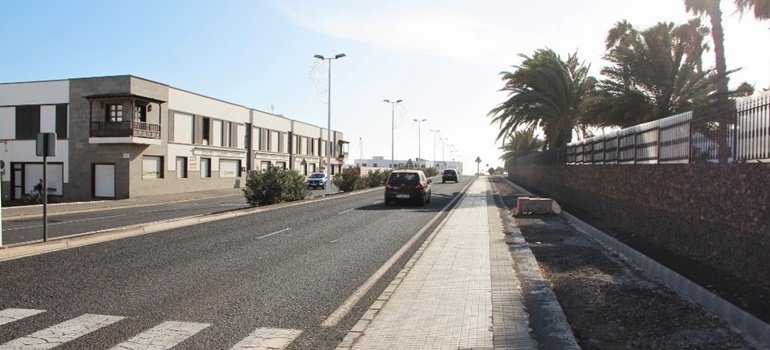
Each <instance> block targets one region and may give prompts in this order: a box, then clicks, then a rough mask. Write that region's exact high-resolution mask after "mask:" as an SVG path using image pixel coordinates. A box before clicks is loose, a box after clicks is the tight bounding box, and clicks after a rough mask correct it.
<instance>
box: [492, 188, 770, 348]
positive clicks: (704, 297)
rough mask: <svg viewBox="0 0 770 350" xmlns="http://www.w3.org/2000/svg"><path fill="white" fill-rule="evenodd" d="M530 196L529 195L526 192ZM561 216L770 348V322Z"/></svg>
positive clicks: (579, 222) (624, 245) (583, 232)
mask: <svg viewBox="0 0 770 350" xmlns="http://www.w3.org/2000/svg"><path fill="white" fill-rule="evenodd" d="M506 180H507V181H508V182H510V183H511V184H513V186H515V188H517V189H518V190H521V191H522V192H524V193H529V192H528V191H527V190H525V189H524V188H522V187H521V186H519V185H516V184H514V183H513V182H511V181H510V180H508V179H506ZM529 195H532V194H531V193H529ZM561 215H562V216H563V217H564V218H565V219H567V221H568V222H569V223H570V224H571V225H572V226H574V227H575V228H576V229H577V230H578V231H579V232H581V233H582V234H583V235H585V236H586V237H588V238H590V239H592V240H594V241H595V242H597V243H599V245H601V246H602V247H604V248H605V249H607V250H609V251H610V252H613V253H617V254H618V255H619V256H620V257H621V258H622V259H623V260H626V261H628V262H629V263H631V264H633V265H635V266H637V267H639V268H641V269H643V270H644V271H646V272H647V273H648V274H650V275H651V276H653V277H654V278H656V279H658V281H659V282H661V283H662V284H663V285H665V286H667V287H669V288H671V289H672V290H674V291H675V292H676V293H677V294H679V295H680V296H682V297H684V298H686V299H689V300H691V301H693V302H695V303H697V304H699V305H701V307H703V308H704V309H705V310H706V311H708V312H710V313H712V314H714V315H716V316H717V317H719V318H721V319H722V320H724V321H725V322H726V323H727V324H728V325H730V327H732V328H733V329H734V330H735V331H736V332H738V333H740V334H741V335H743V337H744V338H746V339H747V340H748V341H749V342H753V343H755V344H758V345H760V346H762V347H765V348H770V325H769V324H767V323H765V322H764V321H762V320H760V319H758V318H756V317H754V316H753V315H751V314H749V313H748V312H746V311H744V310H743V309H741V308H739V307H737V306H735V305H734V304H732V303H730V302H729V301H727V300H725V299H722V297H720V296H718V295H716V294H714V293H712V292H711V291H709V290H707V289H705V288H703V287H701V286H699V285H698V284H696V283H695V282H693V281H690V280H689V279H687V278H686V277H684V276H682V275H680V274H678V273H676V272H675V271H673V270H671V269H669V268H668V267H666V266H664V265H662V264H660V263H658V262H657V261H655V260H653V259H651V258H649V257H648V256H646V255H644V254H642V253H640V252H638V251H636V250H635V249H633V248H631V247H629V246H627V245H626V244H624V243H622V242H620V241H618V240H617V239H615V238H613V237H611V236H610V235H608V234H606V233H604V232H602V231H600V230H599V229H597V228H595V227H593V226H591V225H589V224H587V223H585V222H583V221H582V220H580V219H578V218H576V217H575V216H573V215H572V214H570V213H567V212H566V211H562V212H561Z"/></svg>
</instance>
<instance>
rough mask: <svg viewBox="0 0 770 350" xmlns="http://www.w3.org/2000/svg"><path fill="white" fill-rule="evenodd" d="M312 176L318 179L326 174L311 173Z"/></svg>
mask: <svg viewBox="0 0 770 350" xmlns="http://www.w3.org/2000/svg"><path fill="white" fill-rule="evenodd" d="M310 177H311V178H314V179H318V178H322V177H324V174H312V175H310Z"/></svg>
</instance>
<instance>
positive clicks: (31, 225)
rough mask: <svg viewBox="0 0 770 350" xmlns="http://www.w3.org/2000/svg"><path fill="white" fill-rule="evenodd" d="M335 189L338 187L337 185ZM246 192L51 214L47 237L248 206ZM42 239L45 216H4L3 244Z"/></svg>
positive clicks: (319, 192)
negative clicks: (193, 199)
mask: <svg viewBox="0 0 770 350" xmlns="http://www.w3.org/2000/svg"><path fill="white" fill-rule="evenodd" d="M332 191H337V189H336V187H333V188H332ZM324 194H325V192H324V190H320V189H319V190H310V195H311V197H317V196H322V195H324ZM248 207H250V206H249V204H248V203H246V199H245V198H244V197H243V195H235V196H231V197H220V198H212V199H208V200H199V201H188V202H178V203H167V204H158V205H151V206H141V207H125V208H118V209H109V210H103V211H92V212H82V213H73V214H56V215H49V216H48V237H49V238H56V237H64V236H70V235H75V234H81V233H86V232H95V231H99V230H105V229H110V228H115V227H125V226H131V225H139V224H145V223H148V222H153V221H160V220H168V219H173V218H179V217H185V216H193V215H201V214H211V213H219V212H224V211H229V210H234V209H240V208H248ZM42 239H43V219H42V217H34V218H24V219H9V220H3V244H5V245H13V244H19V243H26V242H33V241H38V240H42Z"/></svg>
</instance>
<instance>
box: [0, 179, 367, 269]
mask: <svg viewBox="0 0 770 350" xmlns="http://www.w3.org/2000/svg"><path fill="white" fill-rule="evenodd" d="M381 189H382V188H380V187H376V188H370V189H366V190H361V191H354V192H349V193H343V194H337V195H330V196H321V197H316V198H312V199H306V200H301V201H296V202H288V203H280V204H273V205H268V206H264V207H254V208H245V209H235V210H231V211H225V212H220V213H214V214H200V215H193V216H186V217H181V218H174V219H167V220H161V221H155V222H149V223H144V224H137V225H131V226H123V227H117V228H111V229H106V230H99V231H92V232H84V233H78V234H75V235H69V236H63V237H57V238H54V239H50V240H48V241H47V242H40V243H38V242H34V243H27V244H24V243H20V244H19V245H15V246H5V249H0V262H2V261H7V260H14V259H18V258H23V257H28V256H33V255H39V254H45V253H50V252H55V251H60V250H65V249H70V248H76V247H82V246H86V245H91V244H96V243H103V242H107V241H113V240H117V239H121V238H128V237H134V236H141V235H145V234H148V233H154V232H159V231H166V230H171V229H176V228H181V227H186V226H191V225H197V224H203V223H207V222H212V221H217V220H224V219H231V218H234V217H238V216H243V215H248V214H256V213H261V212H265V211H271V210H277V209H282V208H288V207H294V206H299V205H305V204H311V203H315V202H320V201H324V200H330V199H336V198H345V197H350V196H355V195H359V194H364V193H369V192H374V191H377V190H381Z"/></svg>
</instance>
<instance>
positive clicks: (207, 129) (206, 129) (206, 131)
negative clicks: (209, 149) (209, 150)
mask: <svg viewBox="0 0 770 350" xmlns="http://www.w3.org/2000/svg"><path fill="white" fill-rule="evenodd" d="M201 120H203V125H201V131H202V133H203V144H204V145H208V144H210V143H211V140H209V135H211V119H209V118H206V117H203V118H202V119H201Z"/></svg>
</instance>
